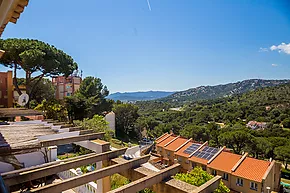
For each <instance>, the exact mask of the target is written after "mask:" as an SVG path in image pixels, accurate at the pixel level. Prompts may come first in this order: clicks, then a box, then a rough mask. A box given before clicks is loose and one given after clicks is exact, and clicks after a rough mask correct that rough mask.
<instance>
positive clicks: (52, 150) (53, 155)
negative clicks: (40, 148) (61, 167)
mask: <svg viewBox="0 0 290 193" xmlns="http://www.w3.org/2000/svg"><path fill="white" fill-rule="evenodd" d="M47 149H48V152H49V153H48V161H49V162H52V161H55V160H56V159H57V146H56V145H55V146H50V147H48V148H47Z"/></svg>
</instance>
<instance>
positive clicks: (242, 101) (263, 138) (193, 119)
mask: <svg viewBox="0 0 290 193" xmlns="http://www.w3.org/2000/svg"><path fill="white" fill-rule="evenodd" d="M136 105H137V106H138V107H139V110H138V113H139V117H138V118H137V119H136V121H135V123H134V125H135V128H136V129H137V130H139V131H140V132H141V131H142V130H143V129H146V132H147V134H148V136H151V137H158V136H160V135H162V134H163V133H165V132H170V131H173V132H174V133H175V134H177V135H181V136H184V137H187V138H193V139H194V140H196V141H200V142H205V141H209V144H210V145H212V146H216V147H220V146H224V145H225V146H227V147H228V148H230V149H232V151H233V152H235V153H239V154H241V153H242V152H245V151H246V152H249V153H250V155H252V156H253V157H257V158H262V159H263V158H271V157H272V158H276V159H281V160H284V161H285V160H287V159H290V145H289V141H290V140H289V138H290V130H289V128H290V108H289V107H290V84H285V85H280V86H276V87H267V88H261V89H257V90H254V91H250V92H247V93H244V94H239V95H235V96H231V97H224V98H218V99H212V100H202V101H196V102H192V103H188V104H186V105H184V106H183V107H182V108H180V109H178V110H171V107H172V104H170V103H165V102H160V101H159V102H158V101H143V102H137V103H136ZM249 121H259V122H265V123H266V128H265V129H260V130H253V129H251V128H248V127H246V124H247V123H248V122H249Z"/></svg>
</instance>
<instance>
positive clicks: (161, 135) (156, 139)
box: [155, 132, 168, 141]
mask: <svg viewBox="0 0 290 193" xmlns="http://www.w3.org/2000/svg"><path fill="white" fill-rule="evenodd" d="M166 134H167V135H168V132H166V133H164V134H163V135H161V136H159V137H158V138H157V139H155V141H158V140H159V139H161V138H162V137H163V136H164V135H166Z"/></svg>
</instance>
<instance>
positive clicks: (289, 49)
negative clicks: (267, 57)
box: [270, 43, 290, 54]
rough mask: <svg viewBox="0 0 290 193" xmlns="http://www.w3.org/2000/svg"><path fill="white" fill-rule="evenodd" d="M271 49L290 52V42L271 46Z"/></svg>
mask: <svg viewBox="0 0 290 193" xmlns="http://www.w3.org/2000/svg"><path fill="white" fill-rule="evenodd" d="M270 50H271V51H274V50H277V51H278V52H284V53H285V54H290V43H289V44H285V43H281V44H280V45H278V46H275V45H273V46H271V47H270Z"/></svg>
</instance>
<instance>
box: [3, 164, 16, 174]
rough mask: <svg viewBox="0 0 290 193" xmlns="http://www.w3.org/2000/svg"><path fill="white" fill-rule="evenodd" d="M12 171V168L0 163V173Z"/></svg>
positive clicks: (9, 165)
mask: <svg viewBox="0 0 290 193" xmlns="http://www.w3.org/2000/svg"><path fill="white" fill-rule="evenodd" d="M12 170H14V167H13V166H12V165H11V164H8V163H4V162H0V173H4V172H9V171H12Z"/></svg>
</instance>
